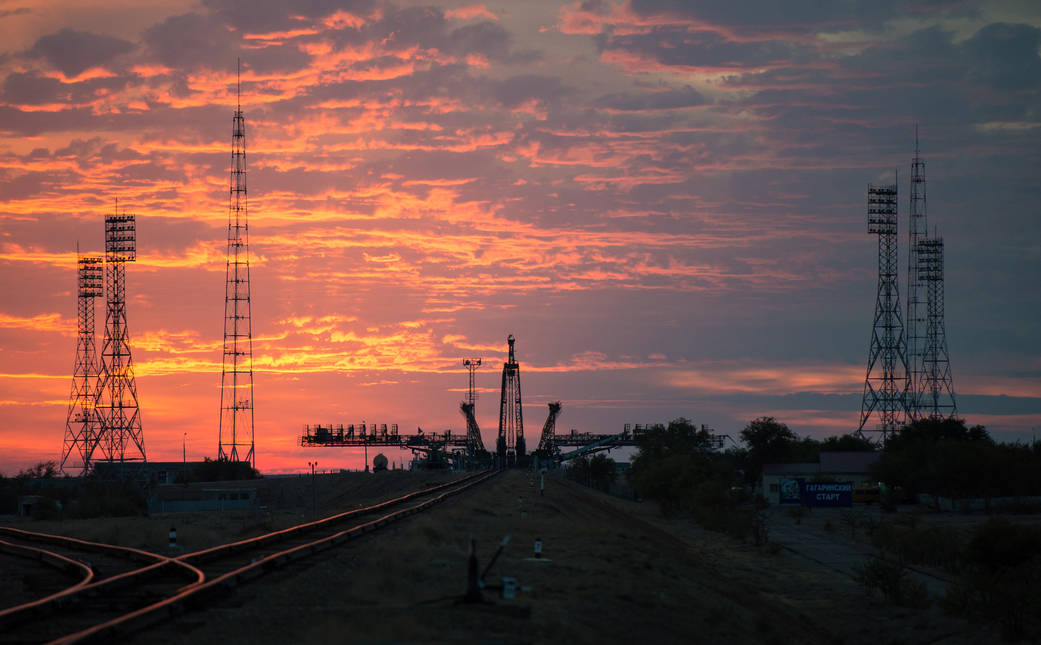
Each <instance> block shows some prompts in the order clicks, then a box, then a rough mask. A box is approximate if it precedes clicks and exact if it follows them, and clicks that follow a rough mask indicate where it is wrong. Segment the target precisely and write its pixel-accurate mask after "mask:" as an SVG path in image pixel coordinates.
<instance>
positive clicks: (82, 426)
mask: <svg viewBox="0 0 1041 645" xmlns="http://www.w3.org/2000/svg"><path fill="white" fill-rule="evenodd" d="M104 262H105V258H103V257H100V256H86V257H79V258H77V264H78V271H77V286H78V296H77V303H78V307H77V310H78V311H77V320H78V334H77V338H76V364H75V365H74V366H73V369H72V392H71V394H70V395H69V412H68V414H67V415H66V417H65V440H64V441H63V443H62V449H61V467H60V470H61V472H63V473H64V472H66V468H70V469H71V468H73V467H74V466H75V467H77V468H81V474H82V475H86V474H87V473H88V472H89V470H90V459H89V454H88V453H89V450H90V445H91V438H92V437H94V436H95V435H97V432H98V418H97V415H95V413H94V403H95V400H96V399H97V394H98V393H97V390H98V375H99V372H98V352H97V346H96V342H95V334H94V309H95V308H94V299H95V298H101V297H104V295H105V294H104V291H103V280H104V266H105V265H104ZM73 453H77V457H78V461H79V462H80V464H78V465H76V464H74V463H72V461H70V459H73ZM73 461H76V460H75V459H73Z"/></svg>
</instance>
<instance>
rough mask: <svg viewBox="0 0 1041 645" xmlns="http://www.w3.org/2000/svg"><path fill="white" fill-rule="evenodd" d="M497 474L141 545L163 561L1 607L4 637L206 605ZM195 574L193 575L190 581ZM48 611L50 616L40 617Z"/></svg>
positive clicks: (60, 632)
mask: <svg viewBox="0 0 1041 645" xmlns="http://www.w3.org/2000/svg"><path fill="white" fill-rule="evenodd" d="M495 474H497V471H484V472H479V473H475V474H471V475H467V476H465V477H461V478H458V479H455V480H453V481H450V482H446V483H443V484H439V485H437V486H433V487H429V488H425V489H422V490H419V491H415V492H412V493H408V494H406V495H402V496H399V497H396V498H394V499H390V500H387V501H384V502H380V503H377V504H372V505H369V506H365V507H362V508H358V509H354V510H350V511H346V512H343V513H337V514H335V515H330V516H328V517H325V518H322V519H319V520H315V521H311V522H304V523H302V524H298V525H295V526H291V527H289V528H286V529H281V530H278V531H272V532H270V533H266V534H264V535H259V536H256V537H252V538H248V539H245V540H238V541H235V542H229V543H227V544H222V545H219V546H215V547H211V548H208V549H202V550H200V551H194V552H192V553H187V554H184V555H181V556H177V557H168V556H162V555H158V554H148V553H147V552H143V551H139V552H138V557H141V554H145V555H148V556H150V557H153V558H159V560H157V561H155V562H152V563H150V564H148V565H146V566H144V567H139V568H137V569H133V570H130V571H127V572H123V573H120V574H117V575H115V576H111V577H109V578H106V579H104V580H101V581H96V582H87V583H86V584H84V583H82V581H81V582H80V583H77V584H76V585H74V586H73V587H69V588H68V589H66V590H64V591H62V592H60V593H59V594H53V595H52V596H49V597H47V598H43V599H39V600H36V601H32V602H29V603H26V604H23V605H18V606H16V607H11V608H8V609H5V610H3V611H0V642H7V641H14V642H52V643H62V644H66V643H80V642H110V641H113V640H114V639H116V638H118V637H119V636H121V635H124V634H127V633H131V632H135V631H139V630H141V629H144V628H146V627H148V626H149V625H152V624H155V623H158V622H161V621H162V620H164V619H166V618H169V617H172V616H175V615H177V614H180V613H182V612H184V611H186V610H188V609H189V608H191V607H193V606H201V605H202V604H203V603H202V600H203V599H205V598H210V597H215V596H220V595H224V594H226V593H228V592H229V591H230V590H232V589H233V588H234V587H236V586H237V585H238V584H240V583H243V582H246V581H248V580H250V579H252V578H255V577H258V576H260V575H263V574H264V573H267V572H268V571H271V570H273V569H276V568H278V567H281V566H284V565H286V564H288V563H290V562H293V561H296V560H299V559H301V558H305V557H308V556H310V555H313V554H314V553H317V552H319V551H322V550H324V549H327V548H330V547H333V546H335V545H338V544H342V543H344V542H347V541H350V540H353V539H356V538H358V537H361V536H362V535H366V534H368V533H371V532H372V531H375V530H378V529H380V528H382V527H384V526H386V525H388V524H390V523H392V522H394V521H396V520H399V519H403V518H405V517H408V516H410V515H414V514H416V513H420V512H423V511H425V510H427V509H429V508H430V507H432V506H434V505H435V504H438V503H440V502H442V501H444V500H445V499H448V498H449V497H451V496H454V495H457V494H459V493H461V492H463V491H466V490H468V489H470V488H472V487H474V486H476V485H478V484H480V483H482V482H484V481H486V480H487V479H488V478H490V477H492V476H494V475H495ZM398 507H404V508H400V509H398ZM395 509H397V510H395ZM0 531H3V532H5V533H6V532H7V531H16V529H0ZM36 535H39V536H44V537H43V538H39V539H41V540H43V539H57V540H59V541H61V540H64V539H69V540H71V539H72V538H60V537H59V536H46V535H45V534H36ZM90 544H96V545H97V546H101V547H112V548H115V549H123V548H124V547H114V546H113V545H101V544H97V543H90ZM134 551H137V550H134ZM188 575H190V576H191V577H192V578H194V579H192V580H189V581H187V583H186V581H185V577H186V576H188ZM44 616H46V620H41V618H42V617H44Z"/></svg>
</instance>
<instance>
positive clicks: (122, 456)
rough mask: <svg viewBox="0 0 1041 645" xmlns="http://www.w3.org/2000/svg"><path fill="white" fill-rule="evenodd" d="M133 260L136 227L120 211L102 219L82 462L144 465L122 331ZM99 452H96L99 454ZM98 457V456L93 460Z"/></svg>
mask: <svg viewBox="0 0 1041 645" xmlns="http://www.w3.org/2000/svg"><path fill="white" fill-rule="evenodd" d="M136 260H137V224H136V220H135V217H134V216H133V215H131V214H127V212H126V211H125V210H124V211H123V212H122V213H120V212H119V206H118V203H117V206H116V213H115V214H113V215H109V216H108V217H106V218H105V291H106V296H107V308H106V311H105V340H104V343H103V345H102V347H101V373H100V383H99V384H98V389H97V392H96V399H95V404H94V409H95V412H96V414H97V423H98V432H97V434H96V435H94V436H91V437H90V441H89V444H88V446H87V453H86V456H85V457H84V463H85V465H86V466H87V467H93V466H94V465H95V464H96V463H98V462H102V461H105V462H112V463H118V464H120V467H121V470H120V473H121V474H130V473H125V471H123V470H122V466H123V465H125V463H126V462H141V463H144V462H145V461H147V459H146V456H145V437H144V432H143V431H142V429H141V410H140V408H139V407H138V404H137V384H136V381H135V380H134V360H133V357H132V356H131V354H130V334H129V332H128V331H127V313H126V264H127V263H128V262H134V261H136ZM99 451H100V453H99ZM99 455H100V456H99Z"/></svg>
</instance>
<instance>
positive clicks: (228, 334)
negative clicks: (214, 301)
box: [217, 86, 256, 468]
mask: <svg viewBox="0 0 1041 645" xmlns="http://www.w3.org/2000/svg"><path fill="white" fill-rule="evenodd" d="M240 87H241V86H240ZM253 442H254V436H253V322H252V317H251V312H250V297H249V226H248V220H247V210H246V121H245V119H244V118H243V116H242V104H241V99H240V100H239V101H238V102H237V105H236V108H235V116H234V118H233V119H232V133H231V180H230V197H229V204H228V251H227V269H226V272H225V283H224V354H223V360H222V363H221V376H220V426H219V434H218V446H217V459H218V460H223V461H244V462H247V463H249V465H250V466H251V467H253V468H255V467H256V457H255V453H254V443H253Z"/></svg>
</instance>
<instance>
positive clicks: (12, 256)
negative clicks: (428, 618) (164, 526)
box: [0, 0, 1041, 475]
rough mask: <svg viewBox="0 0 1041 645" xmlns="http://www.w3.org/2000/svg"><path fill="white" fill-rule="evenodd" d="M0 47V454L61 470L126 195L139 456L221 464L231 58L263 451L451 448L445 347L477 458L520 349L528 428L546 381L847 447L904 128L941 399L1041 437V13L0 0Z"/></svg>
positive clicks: (613, 421)
mask: <svg viewBox="0 0 1041 645" xmlns="http://www.w3.org/2000/svg"><path fill="white" fill-rule="evenodd" d="M0 35H2V43H3V44H2V45H0V47H2V48H3V50H2V52H0V285H2V287H0V289H2V295H3V297H2V298H0V414H2V421H0V472H2V473H4V474H7V475H12V474H14V473H16V472H17V470H18V469H20V468H23V467H25V466H27V465H29V464H32V463H36V462H38V461H41V460H47V459H58V458H59V456H60V451H61V444H62V437H63V433H64V429H65V415H66V409H67V405H68V404H67V400H68V396H69V389H70V381H71V374H72V368H73V360H74V352H75V348H76V292H75V285H76V248H77V244H78V245H79V248H80V249H81V250H82V251H83V252H85V253H91V252H93V253H97V252H100V251H101V250H102V248H103V218H104V215H105V214H108V213H111V212H112V210H113V208H114V202H115V200H116V199H118V200H119V203H120V205H121V206H123V207H125V208H127V209H128V211H129V212H133V213H135V214H136V215H137V222H138V230H137V236H138V261H137V262H136V264H132V265H129V266H128V269H127V275H128V278H127V282H128V302H129V304H128V322H129V329H130V335H131V339H132V347H133V352H134V355H133V357H134V361H135V363H136V370H137V386H138V394H139V399H140V402H141V416H142V426H143V431H144V437H145V444H146V448H147V454H148V458H149V460H153V461H161V460H175V459H176V460H179V459H180V458H181V446H182V437H183V434H184V433H185V432H187V433H188V458H189V459H201V458H202V457H204V456H210V457H213V456H215V455H216V453H217V422H218V418H219V401H220V393H219V382H220V366H221V344H222V318H223V312H224V271H225V263H224V252H225V243H226V226H227V206H228V166H229V162H230V150H231V127H232V114H233V111H234V108H235V66H236V59H237V58H241V60H242V90H241V91H242V108H243V111H244V113H245V119H246V145H247V166H248V185H249V220H250V251H251V261H252V262H251V278H252V296H253V300H252V312H253V330H254V332H253V333H254V363H255V383H256V385H255V399H254V407H255V414H256V445H257V466H258V467H259V468H260V469H261V470H264V471H267V472H277V471H293V470H302V469H303V468H304V467H305V465H306V462H307V461H308V460H314V459H317V460H318V461H319V463H320V467H322V468H337V467H358V466H360V464H361V459H362V458H361V454H360V451H351V450H345V449H303V448H300V447H299V446H298V440H299V436H300V433H301V429H302V427H303V425H304V424H308V423H312V424H313V423H318V422H320V423H345V424H346V423H360V422H361V421H362V420H365V421H367V422H369V423H373V422H376V423H387V424H391V423H397V424H399V426H400V428H401V430H402V431H403V432H406V431H407V432H414V431H415V428H416V427H417V426H422V427H423V428H424V429H425V430H427V429H430V430H444V429H446V428H451V429H453V431H459V432H463V431H465V421H464V420H463V418H462V416H461V415H460V413H459V410H458V405H459V401H460V400H461V399H462V398H463V397H464V396H465V390H466V382H467V377H466V370H465V368H464V367H463V366H462V360H463V359H464V358H466V357H482V358H483V360H484V365H483V367H482V368H481V369H480V370H479V371H478V373H477V378H478V384H479V386H480V399H479V400H478V402H477V418H478V421H479V422H480V424H481V426H482V429H483V431H484V440H485V443H486V445H489V446H491V445H494V436H495V432H496V426H497V415H498V399H499V393H498V390H499V382H500V375H501V370H502V363H503V360H504V359H505V356H506V336H507V334H511V333H512V334H514V335H515V336H516V338H517V343H516V353H517V359H518V361H519V363H520V372H521V382H522V390H523V394H524V404H525V405H524V414H525V435H526V437H527V439H528V444H529V446H531V447H534V444H535V443H537V441H538V434H539V432H540V430H541V427H542V424H543V422H544V420H545V418H546V409H547V408H546V403H547V402H548V401H553V400H558V399H559V400H561V401H562V402H563V412H562V413H561V416H560V418H559V420H558V425H557V427H558V430H563V431H566V430H568V429H570V428H576V429H578V430H579V431H588V432H618V431H621V429H622V425H623V424H624V423H626V422H629V423H655V422H663V421H668V420H669V419H673V418H676V417H678V416H685V417H687V418H690V419H692V420H693V421H694V422H695V423H699V424H701V423H704V424H706V425H708V426H710V427H712V428H715V429H716V431H717V432H719V433H726V434H730V435H731V436H733V437H735V438H736V437H737V434H738V432H739V431H740V430H741V428H742V427H744V425H745V424H746V423H747V422H748V421H749V420H751V419H753V418H755V417H758V416H762V415H771V416H775V417H777V418H778V419H780V420H782V421H784V422H786V423H787V424H788V425H789V426H790V427H791V428H792V429H793V430H794V431H795V432H796V433H798V434H799V435H801V436H805V435H812V436H816V437H824V436H828V435H832V434H841V433H845V432H850V431H853V430H855V429H856V425H857V422H858V415H859V408H860V398H861V390H862V387H863V382H864V376H865V368H866V363H867V354H868V341H869V337H870V336H869V335H870V332H871V322H872V315H873V312H874V298H875V289H876V270H877V239H876V238H874V237H872V236H870V235H869V234H868V233H867V232H866V223H865V192H866V186H867V184H868V182H891V181H892V178H893V173H894V171H897V170H898V171H899V173H900V217H901V220H900V227H901V228H900V233H901V237H900V244H901V249H900V264H901V269H903V268H904V267H905V266H906V260H907V253H906V225H907V222H906V213H907V196H908V190H907V181H906V180H907V177H908V169H909V165H910V158H911V153H912V150H913V146H914V141H913V127H914V123H915V122H918V123H920V133H921V149H922V155H923V157H924V159H925V161H926V178H927V180H928V213H929V220H928V222H929V227H930V231H932V230H933V228H934V227H936V228H938V231H939V233H940V234H941V235H943V236H944V239H945V242H946V251H947V265H946V327H947V338H948V346H949V351H950V357H951V367H952V371H953V374H954V384H955V389H956V391H957V393H958V405H959V411H960V413H961V414H962V415H963V416H964V417H965V418H966V420H967V421H968V422H969V423H973V424H975V423H981V424H984V425H986V426H987V427H988V428H989V429H990V430H991V431H992V433H993V434H994V435H995V436H996V437H997V438H998V439H1002V440H1016V439H1017V438H1018V439H1024V440H1027V441H1029V440H1030V439H1031V436H1032V432H1034V429H1035V428H1036V429H1038V430H1041V324H1039V320H1041V291H1039V289H1038V286H1037V285H1038V282H1039V278H1041V199H1039V197H1041V55H1039V47H1041V3H1038V2H1036V1H1035V0H1022V1H1018V2H1017V1H1000V2H959V1H956V0H954V1H944V0H934V1H932V2H900V1H897V0H892V1H879V0H869V1H861V0H847V1H842V2H829V3H820V2H806V1H801V0H798V1H791V2H783V3H781V2H776V1H774V0H755V1H751V2H694V1H683V0H620V1H617V2H615V1H611V0H605V1H597V0H593V1H589V2H577V3H573V4H566V3H559V2H543V1H539V2H532V1H525V2H517V1H515V0H509V1H507V0H502V1H498V2H495V1H492V2H486V3H483V4H472V3H466V2H443V3H440V4H431V3H429V2H407V1H395V2H382V1H379V0H373V1H358V2H349V1H343V2H337V1H333V0H263V1H260V2H246V1H244V0H243V1H236V0H203V1H202V2H198V1H161V0H140V1H136V2H115V1H106V0H100V1H97V0H95V1H92V2H85V1H70V0H54V1H50V2H32V0H0ZM905 284H906V278H904V277H901V288H902V289H903V286H904V285H905ZM904 297H905V294H903V293H901V299H902V300H903V298H904ZM99 304H100V303H99ZM103 319H104V313H103V309H102V308H101V306H99V308H98V328H99V330H100V329H101V327H102V325H103V323H102V321H103ZM371 456H372V455H371V454H370V458H371ZM394 458H395V459H398V458H400V457H394Z"/></svg>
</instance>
